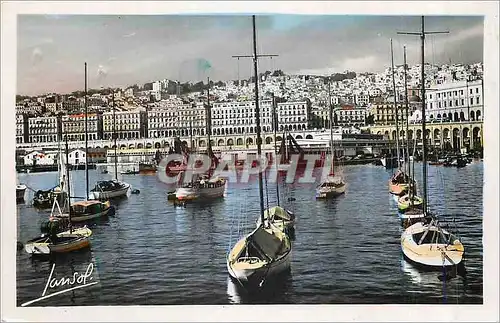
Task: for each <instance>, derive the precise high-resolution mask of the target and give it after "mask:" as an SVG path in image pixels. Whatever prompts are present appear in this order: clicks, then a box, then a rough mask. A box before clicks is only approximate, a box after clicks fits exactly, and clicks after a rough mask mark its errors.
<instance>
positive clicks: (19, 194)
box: [16, 184, 26, 201]
mask: <svg viewBox="0 0 500 323" xmlns="http://www.w3.org/2000/svg"><path fill="white" fill-rule="evenodd" d="M25 193H26V185H24V184H17V185H16V201H24V194H25Z"/></svg>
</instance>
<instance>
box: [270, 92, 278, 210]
mask: <svg viewBox="0 0 500 323" xmlns="http://www.w3.org/2000/svg"><path fill="white" fill-rule="evenodd" d="M272 97H273V102H272V105H273V128H274V139H273V140H274V158H275V160H274V163H275V164H276V167H278V163H277V162H278V160H277V156H278V147H277V146H276V131H278V114H277V113H276V98H275V97H274V93H273V94H272ZM279 187H280V185H279V183H278V181H276V200H277V202H278V206H280V189H279Z"/></svg>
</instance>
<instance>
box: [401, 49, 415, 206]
mask: <svg viewBox="0 0 500 323" xmlns="http://www.w3.org/2000/svg"><path fill="white" fill-rule="evenodd" d="M403 65H404V82H405V110H406V156H407V162H406V166H405V170H406V167H408V173H407V174H408V179H409V183H410V185H412V182H413V181H412V180H411V171H410V136H409V125H408V122H409V121H408V119H409V116H410V115H409V109H408V80H407V75H406V46H403ZM412 190H413V188H412V187H410V189H409V191H408V194H409V195H410V202H412V199H411V197H412Z"/></svg>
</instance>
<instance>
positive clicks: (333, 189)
mask: <svg viewBox="0 0 500 323" xmlns="http://www.w3.org/2000/svg"><path fill="white" fill-rule="evenodd" d="M328 97H329V98H330V79H328ZM329 101H330V153H331V160H332V163H331V167H330V173H329V174H328V176H327V177H326V178H325V179H324V180H323V181H322V182H321V184H320V185H319V186H318V187H317V188H316V198H317V199H326V198H332V197H336V196H339V195H342V194H344V193H345V189H346V182H345V180H344V177H343V176H341V175H338V174H337V175H335V172H334V159H335V152H334V147H333V108H332V105H331V99H329Z"/></svg>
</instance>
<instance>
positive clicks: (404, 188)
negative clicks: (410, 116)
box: [389, 39, 409, 196]
mask: <svg viewBox="0 0 500 323" xmlns="http://www.w3.org/2000/svg"><path fill="white" fill-rule="evenodd" d="M391 66H392V88H393V92H394V113H395V116H396V156H397V157H396V163H397V167H398V169H397V171H396V172H395V173H394V174H393V175H392V176H391V179H390V180H389V192H390V193H391V194H393V195H397V196H402V195H404V194H405V193H406V192H408V189H409V185H408V181H409V178H408V175H407V174H405V173H404V172H403V171H402V170H401V163H400V160H401V159H400V156H399V153H400V151H399V118H398V103H397V92H396V80H395V78H394V73H395V71H394V52H393V49H392V39H391Z"/></svg>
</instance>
